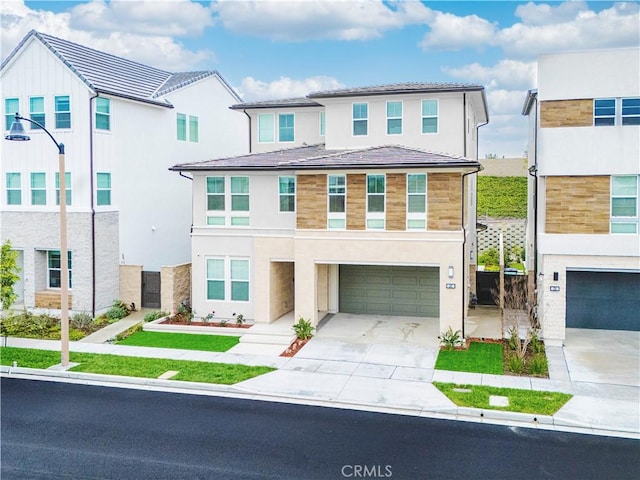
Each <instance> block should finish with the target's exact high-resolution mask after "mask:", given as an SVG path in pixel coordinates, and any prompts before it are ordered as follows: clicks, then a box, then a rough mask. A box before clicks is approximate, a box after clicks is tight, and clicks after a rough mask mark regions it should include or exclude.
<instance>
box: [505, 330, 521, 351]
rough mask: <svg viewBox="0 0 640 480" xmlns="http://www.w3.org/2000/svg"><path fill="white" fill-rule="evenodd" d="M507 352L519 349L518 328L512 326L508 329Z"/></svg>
mask: <svg viewBox="0 0 640 480" xmlns="http://www.w3.org/2000/svg"><path fill="white" fill-rule="evenodd" d="M508 344H509V350H514V351H518V349H519V347H520V334H519V333H518V327H515V326H512V327H510V328H509V342H508Z"/></svg>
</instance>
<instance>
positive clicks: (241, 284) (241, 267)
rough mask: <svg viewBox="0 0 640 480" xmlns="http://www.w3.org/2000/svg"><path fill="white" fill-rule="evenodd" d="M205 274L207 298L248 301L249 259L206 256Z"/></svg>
mask: <svg viewBox="0 0 640 480" xmlns="http://www.w3.org/2000/svg"><path fill="white" fill-rule="evenodd" d="M227 272H229V275H228V276H227ZM206 275H207V300H222V301H224V300H226V299H230V300H232V301H235V302H248V301H249V260H246V259H238V258H231V259H227V258H207V272H206Z"/></svg>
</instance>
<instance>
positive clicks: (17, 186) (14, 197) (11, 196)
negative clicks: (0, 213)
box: [7, 173, 22, 205]
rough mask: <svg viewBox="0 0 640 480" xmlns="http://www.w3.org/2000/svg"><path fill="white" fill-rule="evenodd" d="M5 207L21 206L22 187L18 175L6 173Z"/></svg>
mask: <svg viewBox="0 0 640 480" xmlns="http://www.w3.org/2000/svg"><path fill="white" fill-rule="evenodd" d="M7 205H22V185H21V182H20V174H19V173H7Z"/></svg>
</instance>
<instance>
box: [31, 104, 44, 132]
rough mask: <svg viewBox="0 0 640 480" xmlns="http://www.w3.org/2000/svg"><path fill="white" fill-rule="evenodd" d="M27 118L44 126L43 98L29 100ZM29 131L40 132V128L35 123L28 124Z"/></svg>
mask: <svg viewBox="0 0 640 480" xmlns="http://www.w3.org/2000/svg"><path fill="white" fill-rule="evenodd" d="M29 116H30V118H31V120H33V121H34V122H38V123H39V124H40V125H42V126H43V127H46V124H45V113H44V97H30V98H29ZM29 124H30V125H31V130H40V127H39V126H38V125H36V124H35V123H31V122H29Z"/></svg>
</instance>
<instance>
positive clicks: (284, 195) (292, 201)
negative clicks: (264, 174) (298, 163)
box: [278, 177, 296, 212]
mask: <svg viewBox="0 0 640 480" xmlns="http://www.w3.org/2000/svg"><path fill="white" fill-rule="evenodd" d="M278 192H279V194H280V211H281V212H295V209H296V177H278Z"/></svg>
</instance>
